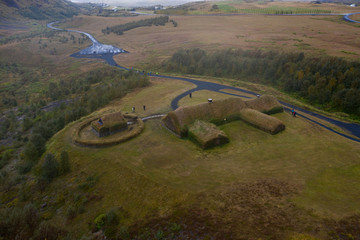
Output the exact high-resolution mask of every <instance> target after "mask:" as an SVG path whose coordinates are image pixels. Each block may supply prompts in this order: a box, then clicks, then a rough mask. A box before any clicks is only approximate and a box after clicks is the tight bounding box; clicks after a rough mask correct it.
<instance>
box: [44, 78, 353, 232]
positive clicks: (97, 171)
mask: <svg viewBox="0 0 360 240" xmlns="http://www.w3.org/2000/svg"><path fill="white" fill-rule="evenodd" d="M179 83H180V84H179ZM191 87H192V86H191V84H185V85H184V83H181V82H174V81H172V80H167V81H166V82H164V80H160V81H159V80H154V81H153V84H152V86H151V87H149V88H146V89H142V90H139V91H137V92H136V93H132V94H129V95H128V96H126V98H124V99H122V100H120V101H118V102H113V103H112V104H111V105H110V106H108V107H107V108H105V109H104V110H102V111H109V110H110V109H116V110H123V111H128V110H129V107H130V106H132V105H136V106H138V105H141V104H143V102H144V100H145V99H151V100H148V101H147V103H146V104H147V106H149V112H147V111H146V113H144V112H143V110H142V109H141V111H140V115H142V116H145V115H148V114H153V113H160V112H164V111H167V110H169V107H168V106H167V104H166V103H168V102H169V99H171V98H172V97H174V96H176V95H177V94H179V93H180V92H182V91H184V88H188V89H190V88H191ZM209 95H211V97H213V98H214V99H221V98H224V97H226V96H225V95H222V94H214V93H209V92H206V91H200V92H195V93H194V94H193V98H191V99H190V98H189V97H185V98H184V99H183V100H181V101H180V105H191V104H195V103H199V102H202V101H204V100H205V99H206V98H207V96H209ZM149 103H151V104H149ZM274 116H275V117H277V118H279V119H280V120H282V121H283V122H284V123H285V125H286V130H285V131H284V132H282V133H280V134H277V135H274V136H273V135H270V134H268V133H265V132H263V131H261V130H258V129H256V128H253V127H251V126H248V125H247V124H245V123H243V122H241V121H236V122H232V123H229V124H225V125H222V126H221V127H220V128H221V130H223V131H224V132H225V133H226V134H227V135H228V136H229V138H230V143H229V144H226V145H224V146H222V147H219V148H214V149H211V150H206V151H204V150H202V149H200V148H199V147H198V146H196V145H195V144H193V143H192V142H191V141H190V140H187V139H179V138H178V137H176V136H174V135H173V134H172V133H170V132H169V131H168V130H166V129H165V128H164V127H163V126H162V125H161V123H160V121H159V120H150V121H147V122H146V124H145V130H144V132H143V133H142V134H141V135H140V136H138V137H136V138H135V139H132V140H130V141H129V142H126V143H123V144H120V145H117V146H113V147H109V148H101V149H91V148H84V147H78V146H75V145H73V144H72V143H71V133H72V131H73V129H74V127H75V126H76V124H71V125H70V126H68V127H67V128H66V129H65V130H63V131H62V132H60V133H59V134H57V136H56V137H54V138H53V139H52V140H51V141H50V143H49V144H48V151H50V152H55V153H56V152H57V151H58V150H57V149H66V150H67V151H68V152H69V154H70V159H71V162H72V165H73V166H74V167H73V171H72V173H71V174H70V175H69V176H67V177H66V178H61V179H59V180H57V181H56V182H55V183H54V184H53V188H58V191H60V192H61V191H63V190H64V189H63V188H64V187H63V186H64V185H65V186H66V185H67V184H70V183H71V182H72V181H74V179H81V178H85V177H86V176H91V175H96V176H98V183H97V184H96V187H95V190H94V192H95V193H96V194H97V195H100V196H101V197H102V198H101V200H100V201H99V202H94V203H90V205H89V206H86V209H88V208H91V209H92V210H91V211H86V212H85V213H84V214H81V215H80V216H79V217H77V218H76V219H75V220H74V226H78V224H79V225H80V226H81V225H83V224H84V221H88V220H91V219H94V218H95V217H96V216H97V214H100V213H101V212H106V211H107V210H109V209H111V208H114V207H117V206H121V207H122V208H124V209H125V210H126V211H127V213H128V214H129V217H128V218H127V219H126V221H125V222H124V224H125V223H126V224H130V225H131V224H133V223H134V222H136V221H139V220H140V219H141V218H143V217H145V216H148V215H154V216H157V217H159V218H161V217H169V216H173V214H175V213H174V211H175V210H176V206H190V208H193V207H194V206H193V205H192V204H194V201H195V202H197V204H200V205H202V204H204V205H206V206H207V207H208V208H210V211H214V213H216V214H219V216H220V217H224V218H231V217H234V216H232V215H231V214H235V213H234V212H233V211H231V214H230V213H222V212H221V211H220V209H221V206H222V205H221V202H218V201H219V200H218V199H217V198H216V197H214V195H216V196H222V194H224V192H227V191H228V190H229V188H232V186H234V185H235V186H241V187H240V189H242V187H245V186H248V185H252V184H255V185H256V183H257V182H259V181H262V180H268V179H271V180H272V181H275V182H279V183H281V185H284V186H291V189H293V190H292V191H294V192H295V194H289V196H286V197H285V199H287V200H286V201H290V202H292V203H294V204H295V206H296V208H299V209H302V210H301V212H303V213H302V214H305V215H306V216H307V217H309V216H308V214H307V213H306V211H310V210H311V209H312V210H311V211H313V214H315V215H316V216H317V217H316V218H325V217H326V218H335V219H339V218H342V217H345V216H348V215H351V214H354V213H356V212H357V209H358V208H359V207H360V202H359V201H358V198H357V196H358V195H359V194H360V192H359V189H358V188H357V187H356V186H357V185H358V184H360V172H359V166H360V165H359V164H360V162H359V159H360V149H359V148H358V144H357V143H355V142H351V141H350V140H347V139H345V138H343V137H340V136H337V135H334V134H333V133H331V132H329V131H326V130H324V129H322V128H320V127H318V126H316V125H313V124H311V123H309V122H307V121H305V120H304V119H301V118H292V117H291V116H290V114H288V113H281V114H276V115H274ZM324 149H326V150H324ZM178 153H181V154H178ZM280 189H282V190H284V189H286V187H284V188H283V187H280ZM52 190H53V189H52ZM239 191H240V190H239ZM241 191H242V190H241ZM284 191H285V190H284ZM253 194H257V193H253ZM250 195H251V194H250ZM199 196H202V197H201V200H199V199H198V198H199ZM254 196H256V195H254ZM254 196H252V198H253V197H254ZM196 199H197V200H196ZM266 199H267V198H266ZM268 200H269V199H267V200H266V201H268ZM266 201H265V202H266ZM207 204H210V205H207ZM297 211H300V210H297ZM175 212H176V211H175ZM240 213H241V211H239V212H238V214H240ZM289 214H290V215H291V213H289ZM255 215H256V214H255ZM290 215H289V216H290ZM255 217H256V216H255ZM294 217H295V216H294ZM297 217H299V216H296V217H295V218H297ZM243 220H244V221H246V219H243ZM298 220H299V219H298ZM313 220H314V219H313ZM309 221H310V220H309ZM311 221H312V220H311ZM311 221H310V222H311ZM237 224H240V223H239V222H237ZM273 224H274V225H273V226H270V227H275V226H276V224H277V223H276V222H274V223H273ZM239 226H240V225H236V224H235V225H234V226H232V227H233V229H231V231H234V229H236V228H238V227H239ZM235 232H236V231H235ZM285 232H288V231H285ZM310 232H311V231H310ZM290 233H291V231H290ZM238 234H240V235H241V234H244V233H243V232H242V231H239V232H238ZM318 234H320V236H321V234H324V232H320V233H318ZM240 235H239V236H240ZM235 239H236V238H235Z"/></svg>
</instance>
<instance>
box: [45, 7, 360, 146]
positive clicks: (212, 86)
mask: <svg viewBox="0 0 360 240" xmlns="http://www.w3.org/2000/svg"><path fill="white" fill-rule="evenodd" d="M354 14H360V13H351V14H345V16H344V17H343V18H344V20H346V21H350V22H356V23H360V22H358V21H354V20H351V19H350V16H351V15H354ZM55 23H57V22H52V23H49V24H47V26H48V27H49V28H51V29H53V30H58V31H64V30H63V29H60V28H56V27H54V26H53V24H55ZM66 31H69V32H76V33H81V34H84V35H86V36H87V37H89V39H90V40H91V41H92V42H93V45H92V46H90V47H88V48H86V49H84V50H86V51H84V50H81V51H80V52H77V53H74V54H72V55H71V56H72V57H76V58H99V59H103V60H105V61H106V62H107V63H108V64H109V65H111V66H114V67H118V68H121V69H124V70H129V69H128V68H126V67H123V66H120V65H118V64H117V63H116V62H115V60H114V59H113V56H114V55H116V54H119V53H124V52H126V51H125V50H123V49H120V48H117V47H114V46H111V45H105V44H102V43H100V42H98V41H97V40H96V39H95V38H94V37H93V36H92V35H91V34H89V33H86V32H81V31H76V30H66ZM93 46H97V49H100V50H101V49H103V50H104V51H97V50H96V51H94V49H91V47H93ZM104 46H105V47H104ZM109 46H110V47H112V48H109ZM89 49H90V50H89ZM109 49H110V50H109ZM111 49H113V50H114V49H119V51H113V50H111ZM148 75H149V76H155V77H159V78H166V79H174V80H181V81H186V82H190V83H192V84H194V85H195V86H196V87H195V88H193V89H190V90H188V91H185V92H184V93H182V94H180V95H179V96H177V97H176V98H174V99H173V100H172V101H171V108H172V109H176V108H178V103H179V101H180V99H182V98H183V97H185V96H187V95H189V93H192V92H196V91H200V90H209V91H214V92H219V93H223V94H227V95H232V96H237V97H243V98H250V97H248V96H245V95H240V94H234V93H229V92H225V91H224V90H235V91H238V92H240V93H241V92H243V93H246V94H250V95H253V96H257V95H258V93H255V92H252V91H249V90H245V89H242V88H239V87H231V86H227V85H222V84H218V83H212V82H206V81H201V80H195V79H191V78H183V77H174V76H166V75H158V74H151V73H150V74H148ZM280 103H281V104H282V105H284V109H285V110H286V111H290V110H291V109H293V108H294V109H295V110H296V112H297V115H298V116H300V117H302V118H304V119H306V120H307V121H310V122H312V123H315V124H317V125H319V126H321V127H323V128H325V129H327V130H329V131H331V132H333V133H336V134H338V135H340V136H343V137H345V138H347V139H350V140H352V141H356V142H360V125H359V124H356V123H346V122H343V121H339V120H336V119H333V118H330V117H327V116H324V115H321V114H319V113H315V112H312V111H310V110H306V109H303V108H300V107H297V106H295V105H292V104H289V103H286V102H282V101H280ZM302 113H303V114H302ZM305 114H306V115H305ZM308 115H310V116H311V118H310V117H308ZM314 119H317V120H314ZM319 121H323V122H327V123H330V124H333V125H335V126H337V127H339V128H341V129H343V130H344V131H345V132H347V133H349V134H344V133H341V132H339V131H337V130H335V129H333V128H331V127H329V126H327V125H325V124H323V123H321V122H319ZM350 135H351V136H350Z"/></svg>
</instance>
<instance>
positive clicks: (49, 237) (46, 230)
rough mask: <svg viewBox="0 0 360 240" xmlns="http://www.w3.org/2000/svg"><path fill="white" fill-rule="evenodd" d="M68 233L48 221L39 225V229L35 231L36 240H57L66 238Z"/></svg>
mask: <svg viewBox="0 0 360 240" xmlns="http://www.w3.org/2000/svg"><path fill="white" fill-rule="evenodd" d="M66 234H67V231H65V230H64V229H62V228H59V227H56V226H54V225H52V224H51V223H50V222H48V221H44V222H42V223H41V224H40V225H39V228H38V229H37V230H36V231H35V234H34V238H33V239H34V240H44V239H46V240H57V239H61V238H62V236H65V235H66Z"/></svg>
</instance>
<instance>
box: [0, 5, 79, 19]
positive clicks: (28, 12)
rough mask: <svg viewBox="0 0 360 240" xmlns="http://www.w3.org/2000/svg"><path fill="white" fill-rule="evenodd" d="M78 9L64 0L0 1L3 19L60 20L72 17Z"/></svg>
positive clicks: (0, 12)
mask: <svg viewBox="0 0 360 240" xmlns="http://www.w3.org/2000/svg"><path fill="white" fill-rule="evenodd" d="M79 12H80V8H79V7H78V6H77V5H76V4H74V3H72V2H70V1H66V0H32V1H26V0H2V1H0V15H1V16H2V17H3V18H10V19H14V18H20V17H25V18H30V19H36V20H46V19H62V18H66V17H72V16H74V15H77V14H78V13H79Z"/></svg>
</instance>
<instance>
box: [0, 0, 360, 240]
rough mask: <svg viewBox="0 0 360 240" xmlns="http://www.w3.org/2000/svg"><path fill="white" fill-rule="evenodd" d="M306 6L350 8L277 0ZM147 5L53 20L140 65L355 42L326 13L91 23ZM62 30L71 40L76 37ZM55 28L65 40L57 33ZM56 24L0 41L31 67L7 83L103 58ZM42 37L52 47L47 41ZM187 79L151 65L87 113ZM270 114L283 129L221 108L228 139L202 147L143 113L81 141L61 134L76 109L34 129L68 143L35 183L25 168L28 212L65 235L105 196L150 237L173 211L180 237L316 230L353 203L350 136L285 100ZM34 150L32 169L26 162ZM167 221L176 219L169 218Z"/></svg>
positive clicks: (295, 235) (162, 99)
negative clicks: (43, 182)
mask: <svg viewBox="0 0 360 240" xmlns="http://www.w3.org/2000/svg"><path fill="white" fill-rule="evenodd" d="M212 4H213V3H212ZM219 4H223V7H221V8H223V10H224V11H231V9H234V8H235V9H240V8H241V7H242V8H243V9H255V8H263V9H268V8H276V7H277V6H278V5H279V4H280V3H279V2H278V3H267V4H260V3H254V4H248V5H244V3H243V2H242V1H229V2H219ZM197 6H199V9H196V8H195V10H194V11H200V10H201V11H202V12H209V11H210V7H211V5H208V3H206V4H203V3H201V4H199V5H197ZM312 7H314V8H315V7H316V8H318V9H321V10H330V11H332V12H346V11H347V12H349V11H358V8H348V7H346V6H340V5H331V4H321V5H319V6H314V5H312V4H309V3H281V8H283V9H293V8H302V9H307V8H312ZM201 11H200V12H201ZM261 11H265V10H261ZM149 17H151V16H139V17H128V18H115V17H107V18H105V17H96V16H78V17H74V18H73V19H71V20H68V21H67V22H65V23H63V24H62V26H64V27H66V28H68V29H77V30H81V31H85V32H89V33H91V34H93V35H94V37H95V38H97V39H98V40H99V41H100V42H102V43H105V44H113V45H116V46H118V47H121V48H124V49H125V50H127V51H129V52H130V53H128V54H119V55H116V56H115V57H114V58H115V60H116V61H117V63H118V64H119V65H123V66H126V67H134V68H137V69H144V70H147V71H153V72H155V71H157V69H159V68H160V65H161V63H162V61H164V60H165V59H167V58H168V57H170V56H171V55H172V54H173V53H174V52H175V51H176V50H177V49H178V48H193V47H199V48H203V49H206V50H210V51H212V50H217V49H227V48H243V49H266V50H276V51H288V52H291V51H304V52H305V53H306V54H308V55H313V56H317V55H330V56H341V57H345V58H348V59H352V60H359V56H360V50H359V48H358V44H359V41H360V40H359V38H358V35H359V31H358V30H359V28H358V27H357V25H354V24H351V23H347V22H344V21H342V20H341V17H340V16H305V17H304V16H301V17H300V16H263V15H258V16H255V15H244V16H216V17H213V16H171V17H170V19H173V20H175V21H176V22H177V23H178V26H177V27H173V25H172V24H167V25H166V26H153V27H143V28H137V29H134V30H130V31H127V32H125V33H124V35H122V36H118V35H114V34H110V35H104V34H102V32H101V29H103V28H105V27H106V26H113V25H117V24H123V23H127V22H131V21H137V20H140V19H143V18H149ZM357 18H358V16H354V17H353V19H357ZM73 35H74V36H75V39H76V41H77V40H78V39H79V38H82V36H81V35H80V34H75V33H74V34H73ZM65 38H69V41H66V42H64V43H62V42H60V40H61V39H65ZM70 38H71V34H69V33H59V34H58V35H56V36H55V37H52V38H45V37H35V38H31V39H22V40H20V41H14V42H10V43H7V44H5V45H0V53H1V56H0V60H2V61H5V60H6V61H9V62H11V63H13V62H16V63H19V64H21V65H23V66H24V67H27V68H32V69H35V71H38V72H39V76H40V78H39V81H34V82H31V83H29V84H27V83H26V84H24V85H23V86H22V85H21V87H23V88H25V89H26V91H29V92H31V93H32V95H31V96H32V97H33V98H34V99H35V98H36V95H37V94H40V93H42V92H43V91H44V89H45V87H46V86H47V84H48V83H49V82H51V81H54V82H57V81H60V79H63V78H66V79H70V80H71V79H72V78H74V77H75V76H76V74H77V73H79V72H87V71H89V70H91V69H96V68H97V67H99V66H103V63H102V62H101V61H100V60H96V59H91V60H89V59H74V58H71V57H69V55H70V54H71V53H74V52H76V51H78V50H80V49H83V48H85V47H87V46H88V45H90V44H91V43H90V42H89V41H84V42H82V43H80V44H79V43H78V42H76V41H75V43H74V42H72V41H71V40H70ZM45 44H46V46H45ZM53 49H56V53H55V54H52V53H51V50H53ZM39 66H41V68H39ZM1 74H2V75H1V78H2V79H1V82H0V84H1V88H2V89H4V88H8V87H9V86H10V85H11V83H12V82H13V81H15V82H17V83H19V84H20V80H19V79H21V78H20V76H17V75H11V74H8V75H6V74H5V73H3V72H1ZM191 77H193V76H191ZM199 78H200V77H199ZM200 79H202V80H206V81H212V82H221V83H225V84H229V85H237V86H242V87H244V88H248V89H250V90H254V91H258V92H259V93H261V94H263V93H270V94H273V95H275V96H276V97H278V98H279V99H282V100H286V101H289V102H293V103H297V104H300V105H301V102H299V101H296V100H294V99H292V98H291V97H289V96H287V95H286V94H284V93H281V92H279V91H276V90H274V89H272V88H269V87H266V86H262V85H258V84H253V83H245V82H240V81H236V82H235V81H233V80H231V79H216V78H206V79H204V78H200ZM254 82H256V81H254ZM19 86H20V85H19ZM194 87H195V86H194V85H193V84H191V83H187V82H184V81H175V80H170V79H161V78H152V79H151V85H150V86H149V87H147V88H142V89H136V90H135V91H134V92H131V93H128V94H127V95H126V96H125V97H123V98H122V99H119V100H115V101H113V102H111V103H110V104H109V105H107V106H105V107H104V108H102V109H100V110H98V111H96V112H93V113H92V114H90V116H89V117H91V116H95V115H100V114H103V113H108V112H112V111H123V112H131V109H132V107H135V108H136V112H135V113H136V114H137V115H138V116H140V117H145V116H149V115H153V114H166V113H167V112H169V111H171V110H172V109H171V107H170V103H171V100H172V99H174V98H175V97H176V96H178V95H179V94H181V93H183V92H184V91H187V90H190V89H192V88H194ZM224 91H226V92H231V93H237V94H241V95H246V94H243V93H241V92H236V91H228V90H224ZM227 97H228V95H226V94H221V93H214V92H210V91H198V92H194V93H193V94H192V98H189V96H186V97H184V98H183V99H182V100H180V102H179V105H180V106H188V105H194V104H198V103H202V102H206V101H207V99H208V98H212V99H214V101H216V100H218V99H223V98H227ZM30 100H33V99H30ZM24 102H25V100H24ZM144 105H145V106H146V111H144V110H143V106H144ZM273 116H274V117H276V118H278V119H280V120H281V121H283V122H284V124H285V126H286V129H285V131H283V132H281V133H279V134H277V135H270V134H268V133H266V132H263V131H261V130H258V129H256V128H254V127H251V126H249V125H248V124H246V123H244V122H242V121H234V122H231V123H227V124H224V125H221V126H220V129H221V130H222V131H224V132H225V133H226V134H227V135H228V136H229V139H230V143H228V144H225V145H223V146H221V147H217V148H213V149H209V150H202V149H201V148H200V147H198V146H196V145H195V144H194V143H193V142H191V141H190V140H189V139H186V138H184V139H180V138H178V137H177V136H175V135H174V134H172V133H171V132H169V131H168V130H167V129H165V128H164V127H163V125H162V123H161V121H160V119H153V120H149V121H147V122H146V123H145V129H144V131H143V132H142V133H141V134H140V135H139V136H138V137H136V138H134V139H131V140H130V141H128V142H125V143H122V144H119V145H116V146H112V147H107V148H86V147H81V146H78V145H75V144H74V143H73V140H72V134H73V131H74V129H76V127H77V125H78V124H79V123H80V122H81V121H82V120H83V119H84V118H83V119H82V120H80V121H77V122H73V123H71V124H69V125H67V126H66V127H65V128H64V129H63V130H62V131H60V132H59V133H57V134H56V135H55V136H54V137H52V138H51V140H50V141H49V142H48V143H47V153H53V154H55V156H56V157H58V158H59V156H60V154H61V152H62V151H67V152H68V154H69V159H70V163H71V168H72V170H71V172H70V173H68V174H66V175H63V176H60V177H58V178H56V179H55V180H54V181H53V182H52V183H51V184H49V185H47V187H46V188H44V189H41V191H38V190H37V188H38V186H37V183H36V182H35V180H34V179H32V178H29V181H28V182H27V183H26V185H25V187H24V188H25V191H27V190H28V191H27V192H31V193H33V194H34V196H33V200H34V202H35V203H36V204H37V205H39V206H40V205H43V204H44V203H46V207H45V208H44V209H42V210H41V212H40V215H41V218H42V219H51V221H52V222H55V223H56V224H57V226H62V227H64V228H66V229H67V230H68V231H69V232H70V233H71V235H72V236H73V238H75V239H80V238H81V236H82V235H83V234H86V233H88V232H91V231H93V225H94V220H95V219H96V217H97V216H99V215H100V214H104V213H107V212H109V211H110V210H112V209H115V210H116V211H117V212H118V214H119V216H120V220H119V221H120V225H121V226H126V227H128V229H129V232H130V233H131V234H133V235H132V236H135V235H136V234H139V233H144V234H145V233H146V234H150V235H143V236H145V237H143V238H140V237H139V239H161V238H157V237H156V236H158V235H156V234H158V233H159V231H165V230H166V229H168V228H169V226H170V225H169V224H175V223H176V224H179V225H180V226H181V229H182V230H181V234H183V235H182V236H183V237H184V238H185V237H187V238H188V239H197V238H198V239H213V238H216V239H294V240H295V239H329V235H328V234H329V232H332V231H335V230H334V229H336V226H337V225H336V223H337V222H336V221H338V220H341V219H344V218H346V217H348V216H353V215H355V214H357V213H359V212H358V211H359V210H358V209H359V208H360V201H359V199H358V196H359V195H360V190H359V188H358V186H359V184H360V148H359V144H358V143H356V142H353V141H351V140H348V139H346V138H344V137H341V136H339V135H336V134H334V133H331V132H330V131H327V130H325V129H324V128H321V127H319V126H318V125H315V124H312V123H310V122H309V121H306V120H305V119H303V118H301V117H297V118H293V117H291V115H290V114H289V113H286V112H284V113H278V114H275V115H273ZM42 162H43V160H40V162H39V164H38V165H37V167H35V169H34V170H33V173H34V174H35V175H36V174H38V171H39V166H40V165H41V164H42ZM31 176H32V175H31ZM7 197H8V198H9V199H12V200H11V201H9V203H7V204H8V205H9V206H13V205H15V206H16V204H21V203H17V202H18V198H16V197H13V198H12V196H7ZM74 209H75V210H74ZM74 211H75V213H74ZM354 224H356V223H354ZM171 226H172V227H170V228H173V229H176V228H174V226H176V225H171ZM143 231H145V232H143ZM174 231H175V230H174ZM211 237H213V238H211Z"/></svg>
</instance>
